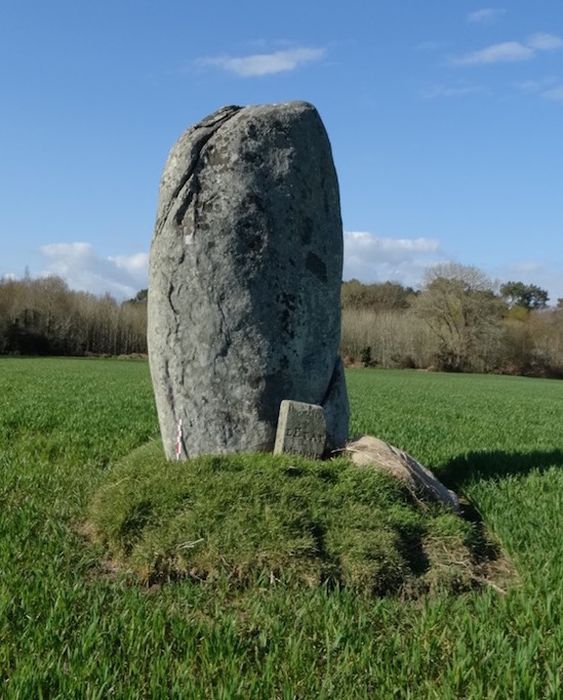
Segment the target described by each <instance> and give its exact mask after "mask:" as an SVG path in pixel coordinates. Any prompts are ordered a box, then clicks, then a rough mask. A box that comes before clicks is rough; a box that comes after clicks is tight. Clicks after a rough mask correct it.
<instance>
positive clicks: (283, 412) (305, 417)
mask: <svg viewBox="0 0 563 700" xmlns="http://www.w3.org/2000/svg"><path fill="white" fill-rule="evenodd" d="M325 443H326V422H325V416H324V411H323V408H322V406H315V405H314V404H311V403H302V402H301V401H282V402H281V406H280V416H279V419H278V429H277V432H276V442H275V445H274V454H276V455H279V454H283V453H284V452H290V453H291V454H297V455H304V456H305V457H311V458H313V459H316V458H318V457H322V455H323V452H324V449H325Z"/></svg>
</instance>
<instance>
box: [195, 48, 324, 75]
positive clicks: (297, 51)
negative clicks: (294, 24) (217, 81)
mask: <svg viewBox="0 0 563 700" xmlns="http://www.w3.org/2000/svg"><path fill="white" fill-rule="evenodd" d="M325 54H326V49H315V48H307V47H300V48H292V49H284V50H281V51H273V52H271V53H257V54H252V55H250V56H239V57H231V56H217V57H215V58H202V59H200V60H199V61H198V63H199V65H203V66H217V67H218V68H222V69H223V70H226V71H228V72H229V73H234V74H235V75H238V76H240V77H242V78H250V77H256V76H263V75H273V74H274V73H287V72H288V71H292V70H295V69H296V68H298V67H299V66H302V65H305V64H306V63H311V62H313V61H319V60H320V59H321V58H323V56H324V55H325Z"/></svg>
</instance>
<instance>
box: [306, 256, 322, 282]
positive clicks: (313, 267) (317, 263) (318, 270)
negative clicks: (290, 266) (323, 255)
mask: <svg viewBox="0 0 563 700" xmlns="http://www.w3.org/2000/svg"><path fill="white" fill-rule="evenodd" d="M305 267H306V268H307V269H308V270H309V272H312V273H313V274H314V275H315V277H317V278H318V279H320V280H321V282H324V283H325V284H326V282H327V281H328V276H327V272H326V265H325V264H324V262H323V261H322V260H321V259H320V258H319V256H318V255H315V254H314V253H311V252H310V253H308V255H307V259H306V260H305Z"/></svg>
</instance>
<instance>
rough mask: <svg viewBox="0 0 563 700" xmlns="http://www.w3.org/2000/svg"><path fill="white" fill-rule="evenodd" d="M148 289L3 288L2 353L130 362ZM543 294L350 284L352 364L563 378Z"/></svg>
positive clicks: (477, 278) (509, 288) (461, 278)
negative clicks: (125, 294)
mask: <svg viewBox="0 0 563 700" xmlns="http://www.w3.org/2000/svg"><path fill="white" fill-rule="evenodd" d="M146 296H147V292H146V290H141V291H140V292H139V293H138V294H137V296H136V297H135V298H133V299H130V300H128V301H125V302H122V303H118V302H117V301H116V300H115V299H113V298H112V297H111V296H110V295H109V294H106V295H105V296H102V297H97V296H95V295H93V294H88V293H86V292H77V291H73V290H71V289H69V288H68V286H67V284H66V283H65V282H64V280H62V279H61V278H60V277H54V276H51V277H42V278H38V279H32V278H30V277H29V276H27V277H26V278H24V279H22V280H10V279H3V280H0V353H2V354H20V355H89V354H93V355H124V354H125V355H131V354H138V353H139V354H144V353H146V351H147V347H146ZM547 302H548V296H547V292H546V291H545V290H543V289H541V288H540V287H538V286H536V285H527V284H524V283H522V282H507V283H505V284H502V285H500V286H499V287H498V288H497V286H496V285H495V284H493V282H492V281H491V280H489V279H488V278H487V276H486V275H485V274H484V273H482V272H481V271H480V270H478V269H477V268H474V267H467V266H463V265H454V264H448V265H442V266H437V267H435V268H433V269H432V270H430V271H429V273H428V275H427V278H426V281H425V283H424V285H423V287H422V289H421V290H414V289H412V288H410V287H404V286H403V285H401V284H399V283H396V282H384V283H378V284H363V283H361V282H358V281H357V280H351V281H349V282H344V283H343V285H342V346H341V350H342V354H343V356H344V357H345V362H346V363H347V364H348V365H354V364H355V365H364V366H380V367H405V368H406V367H410V368H419V369H436V370H443V371H453V372H497V373H508V374H523V375H531V376H532V375H533V376H546V377H563V299H559V300H558V304H557V306H556V307H554V308H553V307H551V308H548V307H547Z"/></svg>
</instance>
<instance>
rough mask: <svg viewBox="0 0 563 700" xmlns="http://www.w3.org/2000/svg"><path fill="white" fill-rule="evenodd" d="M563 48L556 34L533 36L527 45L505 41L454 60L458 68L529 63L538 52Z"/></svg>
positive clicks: (562, 41)
mask: <svg viewBox="0 0 563 700" xmlns="http://www.w3.org/2000/svg"><path fill="white" fill-rule="evenodd" d="M561 47H563V39H561V38H560V37H558V36H555V35H554V34H532V35H531V36H530V37H528V39H527V41H526V42H525V43H522V42H520V41H505V42H503V43H500V44H492V45H491V46H487V47H485V48H484V49H480V50H479V51H472V52H471V53H468V54H465V55H464V56H458V57H457V58H454V59H452V63H454V64H456V65H458V66H475V65H487V64H491V63H514V62H516V61H529V60H530V59H532V58H534V57H535V56H536V54H537V52H538V51H555V50H557V49H560V48H561Z"/></svg>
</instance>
